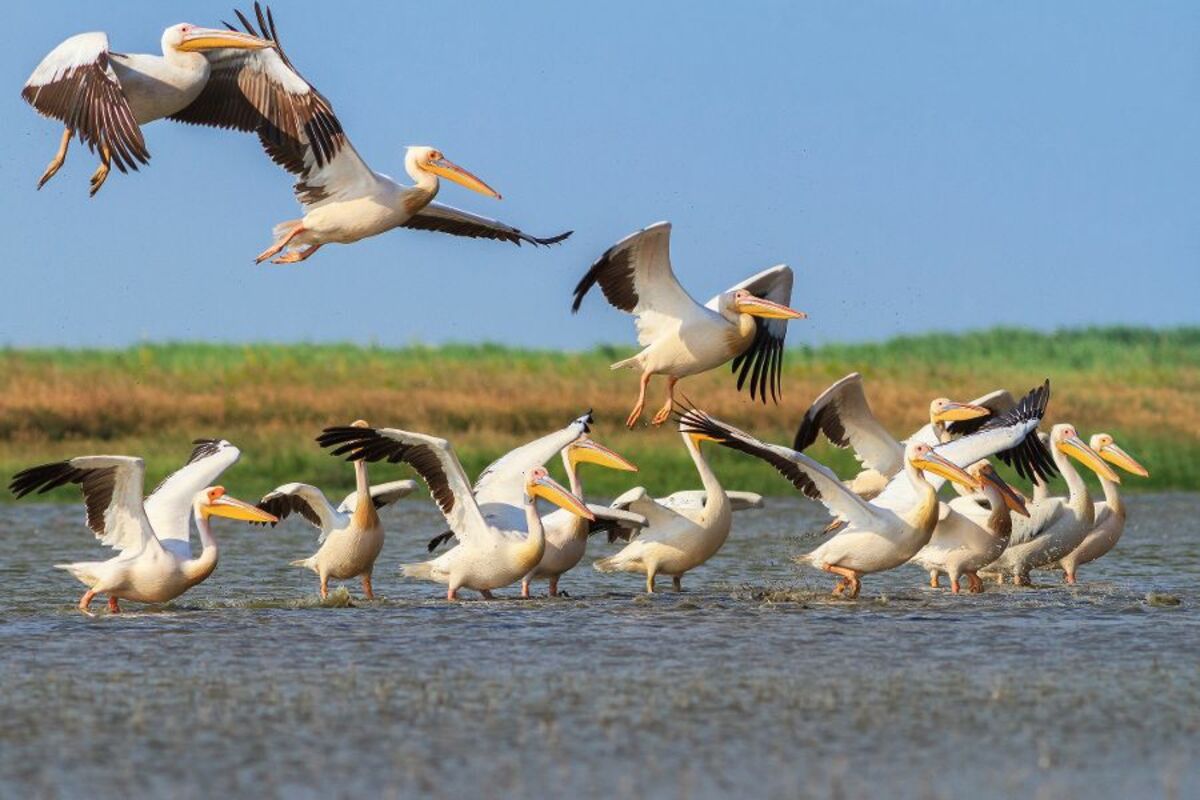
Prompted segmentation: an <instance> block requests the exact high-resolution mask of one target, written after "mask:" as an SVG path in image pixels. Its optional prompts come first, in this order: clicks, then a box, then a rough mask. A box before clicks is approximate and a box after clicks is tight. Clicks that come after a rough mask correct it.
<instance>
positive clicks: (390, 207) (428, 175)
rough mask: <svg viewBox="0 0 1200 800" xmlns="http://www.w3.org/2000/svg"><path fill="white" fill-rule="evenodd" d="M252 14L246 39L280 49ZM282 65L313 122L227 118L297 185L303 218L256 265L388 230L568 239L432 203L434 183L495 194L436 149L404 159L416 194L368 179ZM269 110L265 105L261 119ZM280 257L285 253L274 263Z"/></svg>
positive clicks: (265, 23)
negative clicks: (256, 139) (529, 231)
mask: <svg viewBox="0 0 1200 800" xmlns="http://www.w3.org/2000/svg"><path fill="white" fill-rule="evenodd" d="M255 12H256V14H257V18H258V19H257V21H258V27H257V29H255V27H254V25H253V24H251V22H250V21H249V20H247V19H246V17H245V16H244V15H242V14H241V13H240V12H239V13H238V17H239V19H240V21H241V23H242V26H243V27H244V28H245V30H246V33H247V34H248V35H254V36H258V37H260V38H262V39H265V40H268V41H270V42H272V43H275V44H276V45H278V34H277V32H276V30H275V23H274V20H273V19H272V18H271V14H270V12H269V11H268V12H267V14H266V16H265V17H264V15H263V13H262V10H261V9H260V8H259V6H258V4H257V3H256V4H255ZM280 56H281V57H282V51H280ZM283 63H284V65H285V66H286V67H287V71H286V76H285V79H284V80H283V85H284V86H286V87H287V88H288V89H289V90H290V91H292V92H293V93H297V94H302V95H304V96H306V97H310V98H312V100H313V106H314V109H315V113H314V114H312V115H310V116H308V117H305V116H301V115H291V116H288V117H282V118H281V117H271V116H268V115H265V114H257V113H252V112H253V109H248V108H246V107H244V106H243V107H242V108H241V109H239V111H240V113H239V114H238V115H229V116H227V117H226V118H225V119H226V120H227V122H226V125H227V127H239V128H241V129H243V130H246V129H249V130H255V131H257V132H258V136H259V140H260V141H261V142H262V145H263V149H265V150H266V152H267V155H269V156H270V157H271V159H272V160H273V161H275V163H277V164H279V165H280V166H281V167H283V168H284V169H285V170H287V171H288V172H290V173H291V174H292V175H295V176H296V177H297V178H298V180H297V181H296V184H295V186H294V187H293V191H294V192H295V195H296V199H297V200H298V201H299V202H300V205H301V206H302V207H303V209H304V216H303V217H301V218H300V219H293V220H288V221H286V222H281V223H279V224H278V225H276V226H275V229H274V236H275V242H274V243H273V244H272V245H271V246H270V247H268V248H267V249H266V250H264V251H263V252H262V253H260V254H259V255H258V256H257V258H256V259H255V262H256V263H261V262H263V261H265V260H267V259H268V258H272V257H273V256H278V257H277V258H275V259H274V262H273V263H276V264H294V263H296V262H299V261H304V260H305V259H307V258H309V257H310V256H312V255H313V254H314V253H316V252H317V250H319V249H320V248H321V247H323V246H324V245H326V244H330V243H337V244H350V243H353V242H357V241H359V240H361V239H366V238H367V237H370V236H377V235H379V234H381V233H386V232H387V231H390V230H392V229H393V228H415V229H419V230H427V231H440V232H442V233H449V234H452V235H454V236H466V237H471V238H483V239H497V240H500V241H505V242H512V243H513V244H516V245H520V244H521V243H522V242H527V243H529V244H533V245H550V244H556V243H558V242H561V241H562V240H564V239H566V238H567V237H568V236H570V235H571V233H572V231H566V232H565V233H560V234H558V235H557V236H551V237H548V238H544V239H542V238H538V237H536V236H530V235H529V234H527V233H524V232H522V231H521V230H519V229H518V228H514V227H513V226H511V225H507V224H505V223H503V222H499V221H497V220H494V219H489V218H488V217H483V216H479V215H477V214H472V213H470V212H469V211H461V210H459V209H457V208H453V207H451V206H447V205H443V204H441V203H435V202H434V201H433V199H434V197H436V196H437V193H438V188H439V182H438V178H439V177H440V178H445V179H447V180H450V181H453V182H455V183H457V184H460V185H461V186H464V187H466V188H468V189H471V190H473V191H476V192H479V193H480V194H483V195H487V196H489V197H494V198H496V199H500V194H499V193H498V192H497V191H496V190H494V189H492V188H491V187H490V186H488V185H487V184H486V183H484V182H483V181H481V180H480V179H479V178H477V177H475V176H474V175H472V174H471V173H470V172H467V171H466V170H465V169H463V168H461V167H459V166H457V165H455V164H454V163H452V162H451V161H449V160H448V159H447V158H446V157H445V156H444V155H443V154H442V152H441V151H440V150H437V149H436V148H433V147H425V146H420V147H409V148H408V150H407V152H406V153H405V158H404V169H405V171H406V172H408V175H409V177H410V178H412V180H413V182H414V184H415V185H413V186H404V185H402V184H399V183H397V182H396V181H394V180H392V179H391V178H390V177H388V176H387V175H384V174H382V173H378V172H375V171H373V170H372V169H371V168H370V167H369V166H367V163H366V162H365V161H363V160H362V158H361V157H360V156H359V155H358V152H357V151H356V150H355V149H354V146H353V145H352V144H350V140H349V139H348V138H347V136H346V133H345V131H344V130H343V128H342V124H341V122H340V121H339V120H338V118H337V116H335V114H334V112H333V109H332V107H331V106H330V104H329V102H328V101H327V100H326V99H325V98H324V97H322V96H321V94H320V93H319V92H317V90H316V89H314V88H313V87H312V85H310V84H309V83H308V82H307V81H305V80H304V79H303V78H302V77H300V75H299V74H298V73H297V72H296V71H295V70H294V69H292V68H291V65H290V62H288V61H287V59H286V58H283ZM239 73H240V69H231V71H230V79H231V80H233V81H235V82H237V81H243V80H246V78H244V77H241V76H240V74H239ZM271 108H272V106H271V105H270V104H268V105H267V106H266V111H270V109H271ZM189 121H190V120H189ZM197 121H199V120H197ZM284 250H287V252H285V253H283V255H279V254H280V253H281V252H282V251H284Z"/></svg>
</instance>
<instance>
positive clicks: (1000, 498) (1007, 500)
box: [912, 461, 1029, 594]
mask: <svg viewBox="0 0 1200 800" xmlns="http://www.w3.org/2000/svg"><path fill="white" fill-rule="evenodd" d="M967 474H969V475H970V476H971V477H972V478H974V479H975V480H976V481H977V482H978V483H979V485H980V487H981V488H982V497H983V500H984V501H985V502H987V504H988V506H989V508H990V509H991V513H990V514H989V515H988V517H987V519H986V520H980V519H978V518H977V515H975V514H974V513H972V514H971V516H967V515H965V514H963V513H961V512H960V511H959V509H960V508H965V509H966V510H967V511H970V512H975V511H976V510H977V506H978V503H979V497H978V496H974V495H969V496H966V497H956V498H955V499H953V500H951V501H950V502H949V503H942V504H941V510H940V512H939V515H938V522H937V525H936V527H934V529H933V535H932V536H930V537H929V544H927V545H925V546H924V547H922V548H921V550H920V551H919V552H918V553H917V554H916V555H915V556H913V558H912V561H913V563H914V564H917V565H919V566H921V567H923V568H924V569H926V570H928V572H929V586H930V587H931V588H934V589H936V588H938V577H939V576H940V575H941V574H942V573H943V572H944V573H946V574H947V575H949V576H950V591H952V592H953V593H954V594H958V592H959V578H961V577H963V576H964V575H965V576H966V577H967V585H968V591H970V592H971V593H972V594H976V593H978V592H982V591H983V581H982V580H980V578H979V574H978V573H979V570H981V569H983V568H984V567H986V566H987V565H988V564H990V563H992V562H993V561H995V560H996V559H997V558H999V557H1000V554H1001V553H1003V552H1004V548H1005V547H1007V546H1008V537H1009V536H1010V535H1011V534H1012V515H1013V513H1014V512H1015V513H1017V514H1020V515H1022V516H1025V517H1027V516H1029V511H1028V510H1027V509H1026V508H1025V498H1023V497H1022V496H1021V494H1020V493H1019V492H1017V491H1016V490H1015V489H1013V488H1012V487H1011V486H1009V485H1008V484H1007V483H1006V482H1005V481H1004V479H1003V478H1001V477H1000V475H999V474H998V473H997V472H996V470H995V469H993V468H992V465H991V464H989V463H987V462H986V461H979V462H976V463H974V464H972V465H971V466H969V467H967Z"/></svg>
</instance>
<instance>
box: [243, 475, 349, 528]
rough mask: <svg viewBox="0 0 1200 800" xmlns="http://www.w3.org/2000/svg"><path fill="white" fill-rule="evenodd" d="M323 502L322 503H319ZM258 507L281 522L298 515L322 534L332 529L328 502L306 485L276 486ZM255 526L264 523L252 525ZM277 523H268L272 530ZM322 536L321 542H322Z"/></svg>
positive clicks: (317, 490)
mask: <svg viewBox="0 0 1200 800" xmlns="http://www.w3.org/2000/svg"><path fill="white" fill-rule="evenodd" d="M317 498H320V500H324V502H323V503H322V502H320V500H318V499H317ZM257 505H258V507H259V508H261V509H262V510H263V511H266V512H267V513H268V514H274V515H275V516H276V517H279V520H280V521H283V520H285V519H287V518H288V517H290V516H291V515H292V514H299V515H300V516H301V517H303V518H304V519H305V520H306V521H308V522H309V523H311V524H312V525H313V526H314V527H316V528H318V529H319V530H321V532H322V534H324V532H325V531H326V530H329V529H330V528H332V527H333V515H332V514H331V513H330V511H331V510H332V507H331V506H330V504H329V501H328V500H325V493H324V492H322V491H321V490H320V489H318V488H317V487H315V486H312V485H311V484H307V483H285V484H283V485H282V486H277V487H275V488H274V489H272V490H271V491H270V492H267V493H266V494H265V495H263V498H262V499H261V500H259V501H258V503H257ZM253 524H255V525H259V524H266V523H258V522H256V523H253ZM278 524H279V523H278V522H272V523H270V525H271V527H272V528H274V527H275V526H276V525H278ZM324 539H325V537H324V535H322V536H321V540H322V541H324Z"/></svg>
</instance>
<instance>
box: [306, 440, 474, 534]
mask: <svg viewBox="0 0 1200 800" xmlns="http://www.w3.org/2000/svg"><path fill="white" fill-rule="evenodd" d="M317 443H318V444H320V445H321V446H322V447H327V448H332V449H331V450H330V452H331V454H332V455H335V456H343V455H344V456H346V460H347V461H358V460H363V461H369V462H376V461H384V460H386V461H387V462H388V463H391V464H399V463H403V464H408V465H409V466H410V467H412V468H413V469H414V470H416V472H417V474H418V475H420V476H421V480H423V481H425V485H426V486H428V487H429V493H430V494H431V495H433V500H434V502H435V503H437V505H438V508H439V509H441V511H442V514H443V515H444V516H445V517H446V522H448V523H449V524H450V530H452V531H454V534H455V535H456V536H457V537H458V538H459V540H460V541H462V542H464V543H466V542H468V541H469V540H471V539H473V538H476V537H478V536H480V535H482V534H483V532H484V531H485V530H486V529H487V527H488V524H487V521H486V520H484V518H483V514H482V513H481V512H480V510H479V506H478V505H477V504H476V502H475V497H474V495H473V494H472V493H471V483H470V481H469V480H468V479H467V474H466V472H465V471H464V470H463V467H462V463H461V462H459V460H458V456H457V455H456V454H455V452H454V448H453V447H451V446H450V443H449V442H447V441H446V440H445V439H438V438H437V437H434V436H427V435H425V434H423V433H413V432H410V431H402V430H399V429H397V428H358V427H355V426H352V425H347V426H341V427H333V428H326V429H325V430H324V431H323V432H322V433H321V435H320V436H318V437H317Z"/></svg>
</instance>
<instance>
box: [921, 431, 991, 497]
mask: <svg viewBox="0 0 1200 800" xmlns="http://www.w3.org/2000/svg"><path fill="white" fill-rule="evenodd" d="M905 456H906V457H907V458H908V462H909V463H910V464H912V465H913V466H914V467H916V468H917V469H919V470H921V471H922V472H932V473H933V474H934V475H941V476H942V477H943V478H945V479H946V480H948V481H954V482H955V483H957V484H958V485H959V486H962V487H963V488H965V489H967V490H968V491H972V492H974V491H978V489H979V482H978V481H976V480H975V478H973V477H971V475H970V474H969V473H968V472H967V471H966V470H965V469H963V468H962V467H960V466H958V465H957V464H955V463H954V462H952V461H950V460H948V459H946V458H945V457H943V456H940V455H938V453H937V452H936V451H935V450H934V449H933V448H932V447H930V446H929V445H927V444H925V443H924V442H913V443H911V444H910V445H909V446H908V448H907V449H906V451H905Z"/></svg>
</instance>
